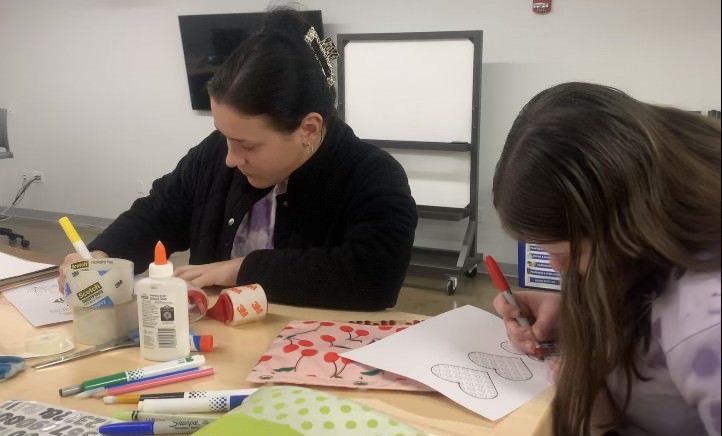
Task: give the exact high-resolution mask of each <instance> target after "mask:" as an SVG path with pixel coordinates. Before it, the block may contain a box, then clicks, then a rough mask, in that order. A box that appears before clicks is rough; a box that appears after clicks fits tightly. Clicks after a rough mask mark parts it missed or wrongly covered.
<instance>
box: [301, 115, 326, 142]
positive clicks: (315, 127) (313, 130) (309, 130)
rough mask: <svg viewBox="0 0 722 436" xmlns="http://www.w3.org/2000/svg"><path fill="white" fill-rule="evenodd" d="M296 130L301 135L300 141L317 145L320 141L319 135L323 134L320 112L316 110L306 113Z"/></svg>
mask: <svg viewBox="0 0 722 436" xmlns="http://www.w3.org/2000/svg"><path fill="white" fill-rule="evenodd" d="M298 132H299V134H300V135H301V142H303V143H305V144H315V145H317V144H318V143H319V142H321V136H322V134H323V133H322V132H323V117H322V116H321V114H319V113H317V112H309V113H307V114H306V116H305V117H303V119H302V120H301V125H300V126H299V127H298Z"/></svg>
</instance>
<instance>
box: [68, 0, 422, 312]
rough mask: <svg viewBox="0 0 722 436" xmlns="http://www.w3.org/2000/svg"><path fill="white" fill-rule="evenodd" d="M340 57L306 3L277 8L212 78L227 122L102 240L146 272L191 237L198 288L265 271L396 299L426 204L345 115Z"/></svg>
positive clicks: (285, 291) (357, 302) (381, 303)
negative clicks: (162, 251) (303, 7)
mask: <svg viewBox="0 0 722 436" xmlns="http://www.w3.org/2000/svg"><path fill="white" fill-rule="evenodd" d="M334 59H335V48H334V47H333V44H332V43H331V42H330V40H320V38H319V37H318V35H317V34H316V31H315V29H313V27H310V26H309V25H308V24H307V23H306V22H305V21H304V20H303V19H302V18H301V15H300V14H299V13H298V12H297V11H294V10H288V9H281V10H275V11H272V12H270V13H269V14H268V17H267V21H266V23H265V25H264V27H263V28H262V29H261V30H260V31H258V32H257V33H256V34H254V35H252V36H251V37H250V38H248V39H247V40H246V41H245V42H244V43H243V44H242V45H241V46H240V47H239V48H238V49H237V50H236V51H235V52H234V53H233V54H232V55H231V56H230V57H229V59H228V60H227V61H226V62H225V63H224V65H223V66H222V67H221V69H220V71H218V72H217V73H216V74H215V76H214V77H213V79H212V80H211V81H210V82H209V84H208V92H209V94H210V97H211V112H212V115H213V121H214V123H215V126H216V129H217V130H216V131H214V132H213V133H211V135H210V136H208V137H207V138H206V139H205V140H203V141H202V142H201V143H200V144H199V145H197V146H196V147H193V148H192V149H191V150H190V151H189V152H188V154H187V155H186V156H185V157H184V158H183V159H181V161H180V162H179V163H178V165H177V167H176V168H175V170H174V171H173V172H171V173H170V174H167V175H165V176H163V177H161V178H160V179H158V180H156V181H155V182H154V183H153V189H152V190H151V193H150V195H149V196H148V197H145V198H141V199H138V200H136V201H135V203H134V204H133V206H132V207H131V208H130V209H129V210H128V211H126V212H124V213H123V214H121V215H120V216H119V217H118V218H117V219H116V220H115V222H113V223H112V224H111V225H110V226H109V227H108V228H107V229H106V230H105V231H104V232H103V233H102V234H100V235H99V236H98V237H97V238H96V239H95V240H94V241H93V242H92V243H91V244H89V247H90V249H91V250H95V251H96V253H95V255H96V256H112V257H119V258H125V259H130V260H132V261H133V262H134V263H135V268H136V272H141V271H143V270H145V268H146V267H147V265H148V263H149V262H150V261H151V256H152V253H153V245H154V244H155V241H158V240H162V241H163V243H164V244H165V246H166V247H167V249H168V250H169V251H171V252H174V251H181V250H186V249H190V263H191V265H188V266H185V267H181V268H178V269H177V270H176V275H177V276H178V277H181V278H183V279H186V280H189V281H191V282H193V283H194V284H195V285H198V286H209V285H219V286H235V285H237V284H249V283H260V284H261V285H262V286H263V288H264V289H265V291H266V294H267V296H268V299H269V301H271V302H274V303H281V304H292V305H303V306H316V307H328V308H338V309H351V310H381V309H384V308H387V307H391V306H394V305H395V304H396V299H397V297H398V293H399V290H400V288H401V283H402V281H403V279H404V276H405V273H406V269H407V267H408V263H409V259H410V255H411V247H412V244H413V239H414V230H415V227H416V221H417V216H416V206H415V204H414V200H413V198H412V197H411V193H410V189H409V185H408V180H407V178H406V174H405V173H404V170H403V169H402V167H401V165H400V164H399V163H398V162H396V161H395V160H394V159H393V158H392V157H391V156H390V155H389V154H388V153H386V152H384V151H382V150H380V149H378V148H377V147H374V146H372V145H370V144H368V143H365V142H362V141H361V140H359V139H358V138H357V137H356V136H355V135H354V133H353V131H352V130H351V128H350V127H349V126H347V125H346V124H345V123H344V122H343V121H341V120H340V119H339V118H338V117H337V116H336V113H335V107H334V101H335V93H334V84H335V72H334V69H333V60H334ZM74 259H77V256H75V255H68V256H67V257H66V262H70V261H72V260H74Z"/></svg>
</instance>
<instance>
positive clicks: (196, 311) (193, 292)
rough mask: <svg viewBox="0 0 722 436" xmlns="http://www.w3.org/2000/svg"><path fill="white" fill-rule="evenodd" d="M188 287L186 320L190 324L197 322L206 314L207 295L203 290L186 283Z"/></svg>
mask: <svg viewBox="0 0 722 436" xmlns="http://www.w3.org/2000/svg"><path fill="white" fill-rule="evenodd" d="M186 285H187V287H188V320H189V321H190V322H194V321H198V320H199V319H201V318H203V317H204V316H205V314H206V312H208V295H206V293H205V292H203V289H201V288H199V287H197V286H195V285H193V284H191V283H186Z"/></svg>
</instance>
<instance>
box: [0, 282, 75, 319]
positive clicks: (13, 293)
mask: <svg viewBox="0 0 722 436" xmlns="http://www.w3.org/2000/svg"><path fill="white" fill-rule="evenodd" d="M2 295H3V297H5V298H6V299H7V300H8V301H9V302H10V303H11V304H12V305H13V306H15V308H16V309H17V310H18V311H19V312H20V313H21V314H22V315H23V316H24V317H25V319H27V320H28V321H29V322H30V324H32V325H34V326H35V327H40V326H43V325H48V324H56V323H59V322H66V321H72V320H73V314H72V311H71V310H70V307H68V305H67V304H65V300H64V299H63V294H61V293H60V291H58V280H57V279H55V278H52V279H48V280H43V281H40V282H35V283H31V284H29V285H23V286H18V287H17V288H13V289H8V290H7V291H4V292H3V294H2Z"/></svg>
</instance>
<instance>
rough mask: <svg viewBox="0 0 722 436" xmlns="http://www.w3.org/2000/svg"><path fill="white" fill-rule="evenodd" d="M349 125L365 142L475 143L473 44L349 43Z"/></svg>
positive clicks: (454, 41) (346, 54)
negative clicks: (473, 128) (378, 140)
mask: <svg viewBox="0 0 722 436" xmlns="http://www.w3.org/2000/svg"><path fill="white" fill-rule="evenodd" d="M343 68H344V81H345V85H344V88H345V89H344V95H345V108H344V111H345V115H344V118H345V120H346V122H347V123H348V124H349V125H350V126H351V127H353V129H354V132H355V133H356V134H357V135H358V136H359V137H360V138H364V139H383V140H397V141H398V140H401V141H427V142H467V143H471V142H472V141H471V125H472V109H473V108H472V104H473V103H472V97H473V72H474V44H473V42H472V41H471V40H469V39H449V40H446V39H441V40H408V41H394V40H391V41H378V40H374V41H349V42H348V43H347V44H346V46H345V47H344V65H343Z"/></svg>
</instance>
